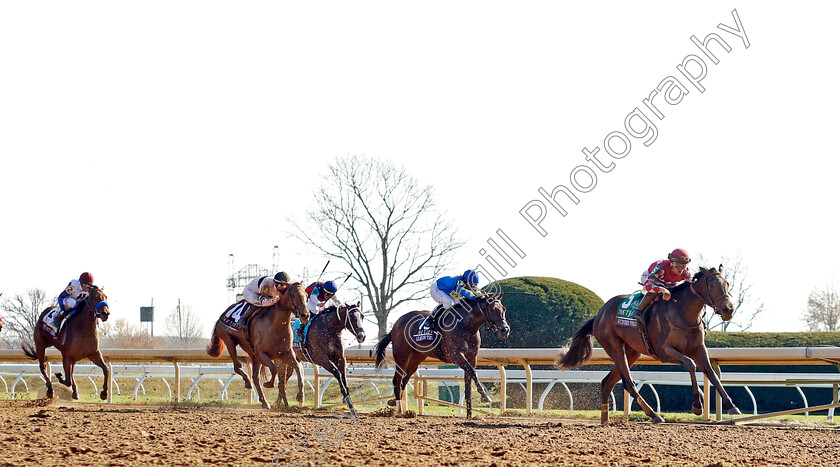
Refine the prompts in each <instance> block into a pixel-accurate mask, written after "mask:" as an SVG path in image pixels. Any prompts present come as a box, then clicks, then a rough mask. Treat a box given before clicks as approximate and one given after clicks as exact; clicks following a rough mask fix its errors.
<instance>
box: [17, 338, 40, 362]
mask: <svg viewBox="0 0 840 467" xmlns="http://www.w3.org/2000/svg"><path fill="white" fill-rule="evenodd" d="M20 348H21V350H23V353H24V355H26V358H28V359H30V360H38V354H37V353H35V346H33V345H32V344H31V343H29V342H21V343H20Z"/></svg>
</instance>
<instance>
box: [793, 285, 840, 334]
mask: <svg viewBox="0 0 840 467" xmlns="http://www.w3.org/2000/svg"><path fill="white" fill-rule="evenodd" d="M802 320H803V321H805V323H806V324H807V325H808V330H809V331H840V300H838V297H837V290H835V288H834V286H833V285H829V286H827V287H826V288H825V290H818V289H814V291H813V292H811V295H809V296H808V308H806V309H805V312H804V313H803V314H802Z"/></svg>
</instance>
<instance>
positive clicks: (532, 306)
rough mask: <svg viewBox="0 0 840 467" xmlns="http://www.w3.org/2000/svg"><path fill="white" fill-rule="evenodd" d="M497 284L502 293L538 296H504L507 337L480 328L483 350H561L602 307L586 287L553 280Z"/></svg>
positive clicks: (521, 279) (519, 279) (529, 279)
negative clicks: (542, 348)
mask: <svg viewBox="0 0 840 467" xmlns="http://www.w3.org/2000/svg"><path fill="white" fill-rule="evenodd" d="M499 285H500V286H501V289H502V290H503V291H504V292H532V293H535V294H537V295H536V296H529V295H516V294H510V293H509V294H507V295H505V296H504V298H503V299H502V303H503V304H504V305H505V309H506V310H507V321H508V324H510V337H509V338H508V339H507V340H505V341H499V340H498V339H497V338H496V336H495V335H494V334H493V332H491V331H490V330H489V329H487V328H486V327H482V329H481V346H482V347H505V348H529V347H530V348H533V347H562V346H563V345H565V344H566V341H568V340H569V338H570V337H572V334H574V332H575V331H576V330H577V328H578V327H580V325H581V324H583V323H585V322H586V321H587V320H588V319H590V318H592V317H593V316H595V314H596V313H598V310H599V309H601V307H602V306H603V305H604V301H603V300H601V298H600V297H598V296H597V295H595V293H594V292H592V291H591V290H589V289H587V288H586V287H583V286H581V285H578V284H575V283H574V282H569V281H564V280H562V279H557V278H554V277H533V276H529V277H512V278H510V279H504V280H501V281H499ZM487 288H488V289H493V287H487Z"/></svg>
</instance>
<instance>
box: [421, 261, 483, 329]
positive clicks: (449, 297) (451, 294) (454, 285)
mask: <svg viewBox="0 0 840 467" xmlns="http://www.w3.org/2000/svg"><path fill="white" fill-rule="evenodd" d="M478 281H479V277H478V273H477V272H475V271H473V270H472V269H467V270H466V271H464V273H463V274H461V275H460V276H444V277H441V278H440V279H438V280H436V281H434V282H432V286H431V287H430V288H429V294H430V295H431V296H432V299H434V301H436V302H438V303H439V304H440V306H439V307H436V308H435V309H434V310H432V313H431V314H429V317H428V318H426V320H425V321H424V322H423V323H424V324H423V326H422V327H427V328H434V326H435V324H437V315H438V314H439V313H440V312H439V310H440V309H441V307H443V309H445V310H449V309H450V308H452V307H454V306H455V305H457V304H458V302H459V301H460V299H462V298H464V299H467V300H472V299H475V298H477V297H478V295H479V292H478Z"/></svg>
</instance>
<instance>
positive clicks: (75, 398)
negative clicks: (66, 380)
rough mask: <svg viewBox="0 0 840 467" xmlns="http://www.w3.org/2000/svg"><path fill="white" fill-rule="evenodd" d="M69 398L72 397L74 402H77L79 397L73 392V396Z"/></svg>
mask: <svg viewBox="0 0 840 467" xmlns="http://www.w3.org/2000/svg"><path fill="white" fill-rule="evenodd" d="M70 397H72V398H73V400H74V401H77V400H79V395H78V394H77V393H75V392H74V393H73V395H72V396H70Z"/></svg>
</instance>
